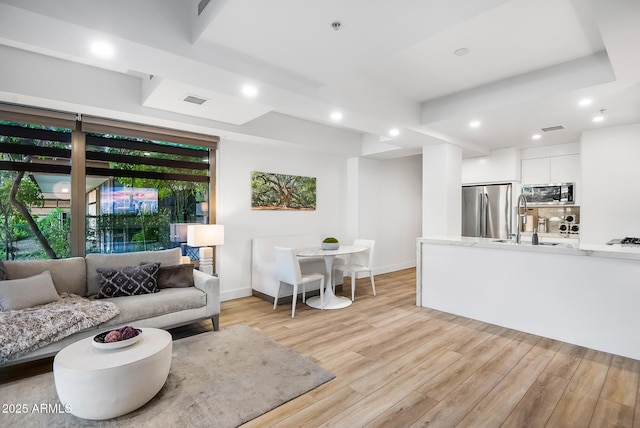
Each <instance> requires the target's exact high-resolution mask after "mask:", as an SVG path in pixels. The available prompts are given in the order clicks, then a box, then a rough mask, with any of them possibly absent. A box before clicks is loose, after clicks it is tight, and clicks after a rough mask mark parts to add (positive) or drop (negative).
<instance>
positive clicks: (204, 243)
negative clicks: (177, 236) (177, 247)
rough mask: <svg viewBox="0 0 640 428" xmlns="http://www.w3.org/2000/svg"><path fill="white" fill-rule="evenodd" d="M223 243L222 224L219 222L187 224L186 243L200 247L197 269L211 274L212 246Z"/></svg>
mask: <svg viewBox="0 0 640 428" xmlns="http://www.w3.org/2000/svg"><path fill="white" fill-rule="evenodd" d="M222 244H224V226H223V225H221V224H190V225H189V226H187V245H188V246H190V247H200V251H199V256H200V267H199V270H200V271H201V272H204V273H208V274H209V275H213V273H214V272H213V248H211V247H210V246H211V245H222Z"/></svg>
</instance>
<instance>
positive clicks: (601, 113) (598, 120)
mask: <svg viewBox="0 0 640 428" xmlns="http://www.w3.org/2000/svg"><path fill="white" fill-rule="evenodd" d="M591 120H593V121H594V122H596V123H598V122H602V121H603V120H604V109H602V110H600V114H599V115H597V116H596V117H594V118H593V119H591Z"/></svg>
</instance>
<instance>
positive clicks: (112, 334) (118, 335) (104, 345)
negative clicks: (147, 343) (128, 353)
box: [91, 325, 142, 349]
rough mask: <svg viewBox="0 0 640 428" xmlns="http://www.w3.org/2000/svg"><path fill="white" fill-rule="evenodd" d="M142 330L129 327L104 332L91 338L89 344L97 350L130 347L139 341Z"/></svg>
mask: <svg viewBox="0 0 640 428" xmlns="http://www.w3.org/2000/svg"><path fill="white" fill-rule="evenodd" d="M141 334H142V330H140V329H139V328H134V327H131V326H128V325H127V326H124V327H120V328H119V329H117V330H110V331H105V332H104V333H100V334H98V335H96V336H94V337H93V340H92V341H91V343H92V344H93V346H95V347H96V348H99V349H117V348H124V347H125V346H131V345H133V344H134V343H136V342H137V341H138V340H140V335H141Z"/></svg>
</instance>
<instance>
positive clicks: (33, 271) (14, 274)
mask: <svg viewBox="0 0 640 428" xmlns="http://www.w3.org/2000/svg"><path fill="white" fill-rule="evenodd" d="M4 264H5V267H6V268H7V279H20V278H28V277H30V276H34V275H37V274H39V273H42V272H44V271H46V270H48V271H49V272H51V278H52V279H53V284H54V285H55V286H56V290H57V291H58V294H62V293H65V292H66V293H73V294H77V295H78V296H87V273H86V270H85V264H84V258H82V257H70V258H68V259H46V260H5V262H4Z"/></svg>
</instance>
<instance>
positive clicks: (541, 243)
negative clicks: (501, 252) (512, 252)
mask: <svg viewBox="0 0 640 428" xmlns="http://www.w3.org/2000/svg"><path fill="white" fill-rule="evenodd" d="M492 242H496V243H499V244H511V245H532V244H531V242H530V241H527V242H523V243H521V244H516V241H512V240H511V239H496V240H494V241H492ZM538 245H549V246H555V245H560V244H559V243H558V242H539V243H538Z"/></svg>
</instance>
